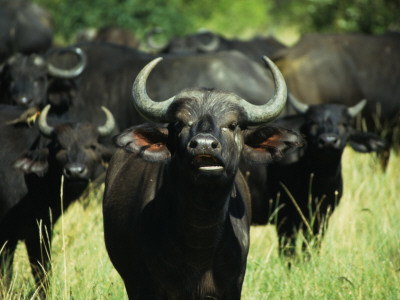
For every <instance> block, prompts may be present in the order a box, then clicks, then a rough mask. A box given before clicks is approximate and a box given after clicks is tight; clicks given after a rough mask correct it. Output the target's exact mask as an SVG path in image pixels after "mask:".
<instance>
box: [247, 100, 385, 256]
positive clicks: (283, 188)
mask: <svg viewBox="0 0 400 300" xmlns="http://www.w3.org/2000/svg"><path fill="white" fill-rule="evenodd" d="M289 99H290V101H291V103H292V104H293V105H294V107H295V108H296V110H297V111H298V112H299V114H297V115H292V116H286V117H283V118H280V119H278V120H277V121H275V122H274V124H276V125H277V126H281V127H283V128H290V129H292V130H295V131H297V132H300V133H301V134H302V135H303V136H304V138H305V141H306V143H305V146H304V147H302V148H299V149H297V150H295V151H294V152H292V153H290V154H288V155H286V156H285V157H284V158H283V159H282V160H280V161H278V162H273V163H271V164H269V165H268V166H267V167H261V170H260V169H259V170H257V169H256V170H253V171H254V173H253V174H252V170H251V169H250V168H247V169H246V168H242V170H243V171H250V175H249V182H250V184H249V185H250V189H251V192H252V200H253V202H252V203H253V223H254V224H266V223H267V222H268V221H272V222H275V223H276V226H277V232H278V236H279V240H280V252H281V253H283V254H287V255H291V254H293V253H294V250H295V249H294V246H295V237H296V233H297V232H298V231H299V230H300V229H302V230H303V231H304V233H305V236H306V238H308V240H309V241H311V240H312V239H311V238H312V237H315V238H316V243H317V246H318V245H319V244H320V242H321V240H322V237H323V234H324V229H326V226H327V224H328V219H329V216H330V214H331V213H332V212H333V211H334V209H335V207H336V206H337V205H338V204H339V201H340V199H341V197H342V192H343V179H342V172H341V164H342V162H341V159H342V154H343V151H344V149H345V146H346V145H350V146H351V147H352V148H353V149H354V150H355V151H358V152H361V153H366V152H372V151H377V150H380V149H382V148H383V147H384V146H385V142H384V140H382V139H381V138H379V137H378V136H376V135H374V134H372V133H368V132H366V133H362V132H359V131H356V130H355V129H354V128H353V127H352V125H351V124H352V119H353V118H354V117H355V116H356V115H357V114H359V113H360V112H361V110H362V109H363V108H364V106H365V104H366V101H365V100H363V101H361V102H359V103H358V104H356V105H355V106H353V107H350V108H348V107H346V106H344V105H341V104H319V105H305V104H302V103H300V102H298V101H297V100H296V99H295V98H293V97H289ZM249 169H250V170H249ZM270 199H272V201H271V200H270ZM286 243H287V244H286Z"/></svg>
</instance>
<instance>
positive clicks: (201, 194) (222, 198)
mask: <svg viewBox="0 0 400 300" xmlns="http://www.w3.org/2000/svg"><path fill="white" fill-rule="evenodd" d="M180 170H182V168H177V167H176V166H175V165H174V161H172V162H171V165H170V167H169V168H166V174H165V178H167V180H166V181H165V183H164V184H165V185H164V187H165V193H166V195H167V197H166V199H169V200H168V201H171V203H164V205H168V206H169V207H171V206H172V207H173V208H174V209H173V210H171V211H170V214H171V217H172V218H171V219H173V220H174V222H173V223H170V224H169V226H171V227H172V228H171V230H173V231H174V232H176V234H177V239H178V240H181V241H182V242H181V243H180V245H181V247H182V251H184V252H185V253H186V254H188V255H187V260H188V263H189V264H192V265H197V264H200V265H199V267H200V266H201V267H203V265H204V266H206V265H207V263H206V261H208V260H211V259H212V254H213V253H214V252H215V249H216V247H217V246H218V244H219V243H220V241H221V239H222V238H223V232H224V228H225V227H226V225H227V222H229V218H228V213H229V212H228V211H229V203H230V201H231V195H232V191H233V190H234V179H233V178H232V179H227V180H223V181H219V180H215V179H214V178H212V177H210V179H209V182H208V184H207V181H208V180H202V184H198V183H197V182H196V181H195V180H192V179H193V178H191V177H190V176H186V174H184V173H183V172H180ZM203 179H204V178H203ZM216 182H218V183H219V184H218V183H216ZM164 211H168V210H167V209H164Z"/></svg>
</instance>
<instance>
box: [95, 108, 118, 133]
mask: <svg viewBox="0 0 400 300" xmlns="http://www.w3.org/2000/svg"><path fill="white" fill-rule="evenodd" d="M101 109H102V110H103V111H104V113H105V114H106V118H107V119H106V123H105V124H104V125H103V126H99V127H97V132H98V133H99V134H100V136H107V135H110V134H111V133H112V131H113V130H114V128H115V120H114V116H113V114H112V113H111V111H109V110H108V109H107V108H105V107H104V106H102V107H101Z"/></svg>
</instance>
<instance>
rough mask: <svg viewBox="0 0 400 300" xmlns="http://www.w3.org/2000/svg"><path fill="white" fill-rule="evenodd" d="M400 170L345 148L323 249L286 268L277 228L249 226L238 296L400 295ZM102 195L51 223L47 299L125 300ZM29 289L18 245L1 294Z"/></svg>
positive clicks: (398, 164) (394, 162) (397, 162)
mask: <svg viewBox="0 0 400 300" xmlns="http://www.w3.org/2000/svg"><path fill="white" fill-rule="evenodd" d="M399 169H400V158H399V157H396V156H392V159H391V161H390V163H389V167H388V170H387V172H386V173H382V172H381V171H380V169H379V163H378V162H377V161H375V159H374V156H373V155H366V154H355V153H354V152H353V151H352V150H351V149H346V151H345V154H344V159H343V175H344V182H345V185H344V195H343V198H342V200H341V203H340V205H339V207H338V208H337V209H336V210H335V212H334V213H333V215H332V218H331V220H330V223H329V226H328V230H327V233H326V236H325V238H324V241H323V243H322V248H321V250H320V253H316V252H315V251H314V250H311V252H310V258H309V259H307V260H305V259H302V257H300V258H297V259H294V260H293V261H291V269H290V270H288V268H287V261H285V260H284V259H282V258H280V257H279V256H278V247H277V246H278V241H277V236H276V233H275V228H274V227H273V226H272V225H268V226H258V227H253V228H252V229H251V250H250V254H249V258H248V267H247V272H246V278H245V283H244V287H243V293H242V294H243V297H242V298H243V299H246V300H250V299H251V300H252V299H257V300H258V299H267V298H268V299H398V298H400V199H399V198H400V197H399V194H400V178H399V175H400V173H399V172H398V170H399ZM101 198H102V188H97V189H95V190H92V191H91V193H90V195H89V198H87V199H85V200H83V201H81V202H77V203H75V204H73V205H72V206H71V207H70V208H69V209H68V211H67V212H66V213H65V215H64V222H63V224H64V235H63V234H62V226H61V225H62V222H60V221H58V222H57V224H55V233H54V239H53V247H52V257H53V262H52V271H51V277H50V288H49V291H48V294H47V298H48V299H127V296H126V293H125V290H124V285H123V282H122V280H121V279H120V277H119V275H118V273H117V272H116V271H115V269H114V268H113V266H112V264H111V263H110V261H109V258H108V255H107V252H106V250H105V247H104V240H103V222H102V208H101ZM299 239H301V237H299ZM63 240H64V246H65V247H64V248H63ZM299 242H301V240H299ZM122 246H123V245H121V247H122ZM64 259H65V262H66V263H65V264H64ZM65 287H67V288H68V290H67V292H65ZM34 293H35V288H34V282H33V278H32V276H31V274H30V269H29V264H28V259H27V257H26V250H25V247H24V246H23V244H20V245H19V246H18V249H17V252H16V257H15V266H14V280H13V282H12V285H11V287H10V290H8V291H0V298H3V299H30V298H31V297H32V295H34Z"/></svg>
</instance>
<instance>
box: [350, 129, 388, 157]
mask: <svg viewBox="0 0 400 300" xmlns="http://www.w3.org/2000/svg"><path fill="white" fill-rule="evenodd" d="M349 145H350V146H351V148H353V149H354V150H355V151H357V152H361V153H368V152H375V151H380V150H383V149H385V148H386V147H387V143H386V141H385V140H384V139H382V138H380V137H379V136H377V135H375V134H373V133H371V132H354V133H352V134H351V135H350V138H349Z"/></svg>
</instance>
